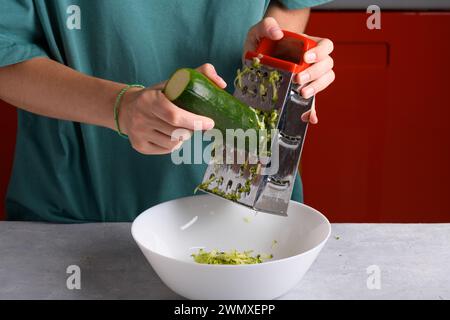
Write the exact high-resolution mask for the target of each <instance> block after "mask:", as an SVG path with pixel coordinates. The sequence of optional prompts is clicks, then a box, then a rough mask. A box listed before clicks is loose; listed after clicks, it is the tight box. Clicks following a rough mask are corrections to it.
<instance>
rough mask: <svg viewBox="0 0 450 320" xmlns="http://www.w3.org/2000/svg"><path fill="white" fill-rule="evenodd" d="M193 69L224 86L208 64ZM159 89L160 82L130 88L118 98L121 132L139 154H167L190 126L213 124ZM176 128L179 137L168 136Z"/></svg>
mask: <svg viewBox="0 0 450 320" xmlns="http://www.w3.org/2000/svg"><path fill="white" fill-rule="evenodd" d="M197 70H198V71H200V72H202V73H203V74H204V75H206V76H207V77H208V78H210V79H211V80H212V81H214V82H215V83H216V84H217V85H218V86H219V87H221V88H225V87H226V83H225V81H224V80H223V79H222V78H221V77H220V76H219V75H218V74H217V73H216V70H215V69H214V67H213V66H212V65H211V64H204V65H202V66H201V67H199V68H198V69H197ZM163 88H164V83H161V84H158V85H156V86H153V87H150V88H147V89H130V90H129V91H128V92H127V93H126V94H125V96H124V98H123V101H122V106H121V108H120V113H119V121H120V125H121V128H122V129H123V130H122V131H123V132H124V133H125V134H127V135H128V137H129V139H130V142H131V145H132V146H133V148H134V149H135V150H136V151H138V152H140V153H142V154H167V153H171V152H172V151H174V150H176V149H178V148H179V147H180V146H181V144H182V143H183V141H185V140H188V139H189V138H190V137H191V134H192V131H193V130H194V129H197V130H198V129H200V130H209V129H212V128H213V127H214V121H213V120H212V119H210V118H207V117H203V116H199V115H196V114H193V113H191V112H188V111H186V110H183V109H181V108H179V107H177V106H176V105H174V104H173V103H172V102H170V101H169V100H168V99H167V98H166V96H165V95H164V93H162V89H163ZM194 124H195V127H194ZM198 125H200V128H198V127H197V126H198ZM176 129H183V130H184V131H185V133H184V134H182V135H181V136H180V138H179V140H174V139H172V137H171V136H172V133H173V132H174V130H176Z"/></svg>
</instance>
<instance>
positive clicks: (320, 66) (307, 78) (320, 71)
mask: <svg viewBox="0 0 450 320" xmlns="http://www.w3.org/2000/svg"><path fill="white" fill-rule="evenodd" d="M333 66H334V61H333V58H331V57H330V56H327V57H326V58H325V59H323V60H322V61H319V62H317V63H315V64H313V65H312V66H310V67H309V68H307V69H306V70H304V71H302V72H300V73H299V74H297V75H296V76H295V79H294V81H295V82H296V83H299V84H301V85H305V84H307V83H308V82H311V81H314V80H317V79H319V78H320V77H322V76H323V75H324V74H325V73H327V72H328V71H330V70H331V69H333Z"/></svg>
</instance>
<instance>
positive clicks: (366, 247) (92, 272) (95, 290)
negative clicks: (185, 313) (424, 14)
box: [0, 222, 450, 299]
mask: <svg viewBox="0 0 450 320" xmlns="http://www.w3.org/2000/svg"><path fill="white" fill-rule="evenodd" d="M130 228H131V224H130V223H90V224H72V225H57V224H45V223H32V222H0V299H182V298H181V297H180V296H178V295H177V294H175V293H174V292H172V291H171V290H170V289H169V288H167V287H166V286H165V285H164V284H163V283H162V282H161V280H160V279H159V278H158V276H157V275H156V274H155V272H154V271H153V270H152V268H151V267H150V265H149V264H148V263H147V261H146V260H145V258H144V256H143V255H142V253H141V252H140V250H139V249H138V247H137V245H136V244H135V243H134V241H133V239H132V237H131V232H130ZM71 265H76V266H79V268H80V270H81V289H80V290H76V289H74V290H69V289H68V288H67V285H66V281H67V278H68V277H69V276H70V274H68V273H67V268H68V267H69V266H71ZM281 299H450V224H333V225H332V236H331V237H330V239H329V240H328V242H327V244H326V245H325V248H324V249H323V250H322V252H321V253H320V254H319V257H318V258H317V260H316V261H315V262H314V264H313V265H312V267H311V269H310V270H309V271H308V272H307V274H306V275H305V277H304V278H303V279H302V281H301V282H300V283H299V284H298V285H297V286H296V287H295V288H294V289H292V290H291V291H290V292H288V293H287V294H286V295H284V296H283V297H281Z"/></svg>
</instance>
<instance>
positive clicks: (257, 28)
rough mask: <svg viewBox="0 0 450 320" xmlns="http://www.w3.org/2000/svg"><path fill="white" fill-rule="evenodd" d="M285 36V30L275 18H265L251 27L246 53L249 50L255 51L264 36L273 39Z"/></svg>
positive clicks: (246, 43)
mask: <svg viewBox="0 0 450 320" xmlns="http://www.w3.org/2000/svg"><path fill="white" fill-rule="evenodd" d="M283 36H284V34H283V31H282V30H281V28H280V25H279V24H278V22H277V21H276V20H275V19H274V18H272V17H267V18H264V19H263V20H262V21H260V22H259V23H257V24H255V25H254V26H253V27H251V28H250V30H249V32H248V34H247V39H246V40H245V44H244V54H245V53H246V52H247V51H254V50H255V49H256V47H257V46H258V43H259V41H260V40H261V39H262V38H264V37H265V38H269V39H271V40H280V39H281V38H283Z"/></svg>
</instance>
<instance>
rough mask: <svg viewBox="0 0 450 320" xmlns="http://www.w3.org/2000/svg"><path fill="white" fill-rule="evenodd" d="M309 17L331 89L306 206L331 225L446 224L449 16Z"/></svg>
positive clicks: (310, 145) (316, 139) (307, 163)
mask: <svg viewBox="0 0 450 320" xmlns="http://www.w3.org/2000/svg"><path fill="white" fill-rule="evenodd" d="M367 16H368V15H366V14H365V13H358V12H348V13H343V12H340V13H334V12H315V13H313V15H312V18H311V21H310V25H309V28H308V33H309V34H314V35H320V36H324V37H329V38H331V39H333V40H334V41H335V44H336V48H335V53H334V58H335V65H336V67H335V70H336V74H337V77H336V82H335V84H334V85H333V86H332V87H330V88H329V90H327V91H326V92H324V93H321V94H320V95H319V96H318V97H317V108H318V114H319V124H318V126H316V127H310V131H309V133H308V137H307V141H306V146H305V150H304V153H303V159H302V169H303V170H302V171H303V178H304V184H305V201H306V203H308V204H309V205H311V206H313V207H315V208H317V209H319V210H321V211H323V212H324V213H325V214H326V215H327V217H329V218H330V219H331V220H332V221H339V222H349V221H351V222H366V221H371V222H381V221H383V222H432V221H447V222H450V122H449V120H450V108H449V107H450V96H449V94H448V93H449V84H450V82H449V78H448V77H449V74H450V59H449V57H450V42H449V39H450V13H401V12H388V13H382V17H381V18H382V20H381V23H382V28H381V30H368V29H367V28H366V18H367Z"/></svg>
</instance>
